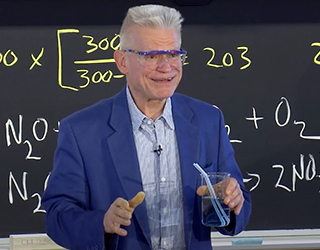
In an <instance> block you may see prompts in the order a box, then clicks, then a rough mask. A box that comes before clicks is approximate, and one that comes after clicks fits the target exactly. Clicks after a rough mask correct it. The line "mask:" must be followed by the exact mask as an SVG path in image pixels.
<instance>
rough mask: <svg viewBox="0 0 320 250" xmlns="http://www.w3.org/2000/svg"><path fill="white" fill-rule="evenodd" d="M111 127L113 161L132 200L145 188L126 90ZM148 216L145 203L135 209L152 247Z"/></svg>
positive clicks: (116, 102) (116, 100)
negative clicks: (112, 130)
mask: <svg viewBox="0 0 320 250" xmlns="http://www.w3.org/2000/svg"><path fill="white" fill-rule="evenodd" d="M110 125H111V126H112V127H113V128H114V130H115V132H114V133H113V134H112V135H111V136H109V138H108V143H109V145H110V151H111V155H112V159H113V162H114V166H115V168H116V171H117V173H118V176H119V180H120V182H121V185H122V187H123V190H124V191H125V193H126V196H127V197H126V198H127V199H128V200H130V199H132V198H133V197H134V196H135V195H136V194H137V193H138V192H140V191H142V190H143V187H142V180H141V175H140V168H139V162H138V157H137V152H136V146H135V142H134V137H133V133H132V124H131V119H130V113H129V110H128V104H127V99H126V94H125V88H124V89H123V90H122V91H121V92H120V93H119V94H118V95H117V96H116V97H115V98H114V102H113V107H112V116H111V119H110ZM124 198H125V197H124ZM146 214H147V209H146V205H145V202H143V203H142V204H140V205H139V206H137V207H136V208H135V210H134V214H133V216H135V217H136V219H137V222H138V223H139V225H140V227H141V230H142V232H143V233H144V235H145V237H146V239H147V241H148V243H149V245H150V246H151V240H150V230H149V225H148V218H147V216H146Z"/></svg>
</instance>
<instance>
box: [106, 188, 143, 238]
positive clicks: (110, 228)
mask: <svg viewBox="0 0 320 250" xmlns="http://www.w3.org/2000/svg"><path fill="white" fill-rule="evenodd" d="M144 197H145V193H144V192H142V191H141V192H139V193H137V194H136V196H135V197H133V198H132V199H131V200H130V201H127V200H125V199H123V198H117V199H116V200H115V201H114V202H113V203H112V204H111V206H110V207H109V209H108V211H107V212H106V213H105V215H104V219H103V226H104V231H105V232H106V233H110V234H114V233H115V234H118V235H120V236H126V235H127V231H126V230H124V229H123V228H121V227H120V226H129V225H130V224H131V218H132V213H133V211H134V209H135V207H136V206H138V205H140V204H141V203H142V201H143V200H144Z"/></svg>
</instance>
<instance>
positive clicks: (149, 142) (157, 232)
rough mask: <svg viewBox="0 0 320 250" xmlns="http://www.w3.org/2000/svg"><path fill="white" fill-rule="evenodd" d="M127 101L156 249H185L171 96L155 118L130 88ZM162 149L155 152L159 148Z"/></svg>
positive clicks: (153, 243)
mask: <svg viewBox="0 0 320 250" xmlns="http://www.w3.org/2000/svg"><path fill="white" fill-rule="evenodd" d="M127 100H128V105H129V112H130V116H131V121H132V129H133V134H134V139H135V144H136V148H137V154H138V160H139V166H140V173H141V179H142V184H143V191H144V192H145V194H146V196H145V201H146V206H147V216H148V222H149V228H150V233H151V242H152V249H153V250H160V249H161V250H183V249H185V239H184V238H185V237H184V223H183V197H182V181H181V171H180V161H179V151H178V145H177V139H176V134H175V127H174V122H173V116H172V107H171V99H170V98H168V99H167V101H166V104H165V107H164V110H163V113H162V114H161V115H160V116H159V117H158V118H157V119H156V120H155V121H153V120H152V119H150V118H148V117H146V116H145V115H144V114H143V113H142V112H141V111H140V110H139V109H138V108H137V106H136V105H135V103H134V101H133V99H132V96H131V94H130V91H129V89H128V87H127ZM159 145H161V149H162V150H160V151H156V152H155V151H154V150H156V149H159Z"/></svg>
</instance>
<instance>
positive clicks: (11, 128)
mask: <svg viewBox="0 0 320 250" xmlns="http://www.w3.org/2000/svg"><path fill="white" fill-rule="evenodd" d="M280 109H285V111H286V117H285V119H284V121H280V119H279V110H280ZM274 113H275V115H274V122H275V124H276V125H277V126H278V127H285V126H286V125H288V124H289V122H290V121H291V120H292V119H291V108H290V103H289V100H288V99H287V98H285V97H281V98H280V101H279V103H278V105H277V106H276V107H275V112H274ZM244 119H245V120H247V121H250V122H253V124H254V126H253V128H254V129H259V126H258V121H260V122H262V121H263V120H264V119H263V117H262V116H257V114H256V109H255V108H253V109H252V116H250V117H244ZM14 120H18V121H16V125H15V122H14ZM291 122H292V123H293V124H294V125H298V126H301V130H300V133H299V134H297V135H296V136H299V137H300V138H301V139H304V140H319V139H320V136H319V135H306V134H305V129H306V122H305V121H296V120H293V121H291ZM59 124H60V122H59V121H57V123H56V124H55V126H54V128H53V129H52V130H50V131H51V132H52V133H55V134H56V133H58V132H59ZM31 127H32V133H31V134H32V136H33V138H32V139H33V141H35V142H36V143H38V142H42V141H44V140H45V139H46V137H47V135H48V133H49V132H50V131H49V129H48V128H49V124H48V121H47V120H46V119H45V118H43V117H40V118H36V119H35V120H34V121H33V123H32V126H31ZM5 130H6V131H5V135H6V145H7V147H10V146H11V145H12V143H16V144H17V145H26V146H27V147H28V153H27V155H25V156H24V157H25V160H33V161H40V160H41V155H36V154H34V153H33V145H32V143H31V140H30V138H24V136H23V116H22V115H21V114H20V115H19V116H18V119H11V118H9V119H7V122H6V123H5ZM226 130H227V134H228V136H229V140H230V142H231V143H240V144H241V143H242V142H243V141H242V140H240V139H232V138H231V133H230V132H231V128H230V126H229V125H227V124H226ZM39 131H40V132H39ZM299 157H300V161H299V163H298V164H297V163H292V165H291V166H284V165H283V164H280V163H275V164H273V165H272V166H269V167H270V168H271V169H273V170H272V171H273V172H274V173H275V175H276V176H278V177H277V179H276V182H275V183H274V187H275V188H276V189H283V190H286V191H287V192H295V191H296V183H297V181H307V182H310V181H314V180H317V179H319V178H320V175H319V174H318V173H317V164H316V160H315V157H314V155H312V154H308V155H307V156H305V155H304V154H300V156H299ZM307 157H308V160H307V163H306V160H305V159H306V158H307ZM288 172H289V175H290V176H291V184H290V186H288V185H284V184H283V183H282V178H283V177H284V176H285V175H287V174H288ZM27 175H28V173H27V172H23V173H22V183H21V184H20V185H19V184H18V183H17V181H16V179H15V177H14V174H13V173H12V172H10V173H9V176H8V182H9V197H8V200H9V203H10V204H13V203H14V197H13V189H14V188H15V189H16V191H17V193H18V194H19V196H20V198H21V199H22V200H24V201H26V200H28V199H29V196H28V192H27ZM49 176H50V173H48V176H47V178H46V179H45V180H44V185H43V190H45V188H46V185H47V181H48V178H49ZM262 179H263V177H262V176H260V174H259V173H253V172H247V176H245V178H244V179H243V181H244V183H248V184H247V185H250V188H249V190H250V192H252V191H254V190H255V189H257V188H259V184H260V182H261V180H262ZM43 190H42V192H43ZM40 193H41V192H36V193H33V194H32V195H31V197H32V198H37V199H38V205H37V207H36V208H35V209H34V210H33V213H45V211H44V210H43V209H41V194H40Z"/></svg>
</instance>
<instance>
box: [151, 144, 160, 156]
mask: <svg viewBox="0 0 320 250" xmlns="http://www.w3.org/2000/svg"><path fill="white" fill-rule="evenodd" d="M161 151H162V145H161V144H159V145H158V148H156V149H155V150H153V152H155V153H157V155H161Z"/></svg>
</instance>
